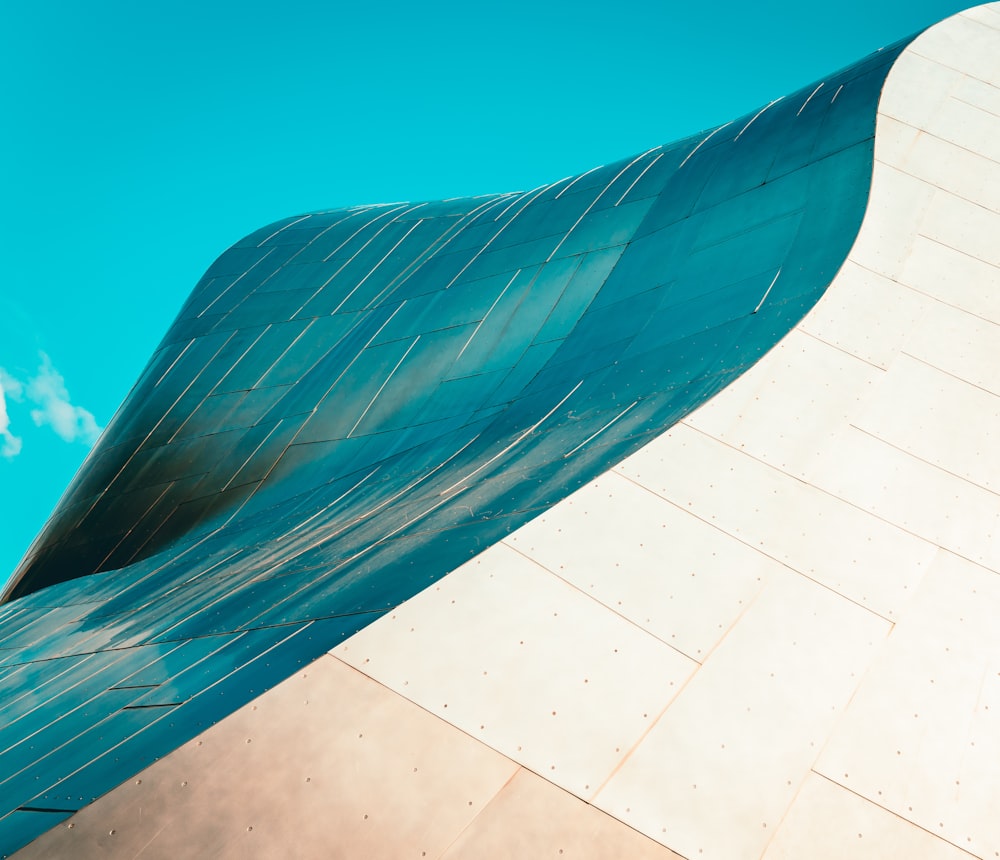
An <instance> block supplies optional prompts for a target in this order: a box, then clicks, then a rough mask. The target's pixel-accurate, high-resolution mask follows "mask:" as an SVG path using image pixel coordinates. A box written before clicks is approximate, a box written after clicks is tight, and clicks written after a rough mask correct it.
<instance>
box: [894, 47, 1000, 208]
mask: <svg viewBox="0 0 1000 860" xmlns="http://www.w3.org/2000/svg"><path fill="white" fill-rule="evenodd" d="M998 41H1000V40H998ZM981 125H982V126H983V127H985V128H991V127H992V131H993V134H994V135H995V134H996V129H997V126H998V125H1000V119H998V118H997V117H993V116H990V115H989V114H986V115H983V119H982V121H981ZM878 139H879V144H880V148H879V158H880V159H882V160H884V161H885V162H886V163H888V164H891V165H892V166H893V167H895V168H896V169H898V170H902V171H905V172H906V173H909V174H911V175H913V176H916V177H919V178H920V179H921V180H923V181H924V182H929V183H931V184H932V185H935V186H937V187H938V188H943V189H944V190H945V191H948V192H950V193H952V194H955V195H956V196H958V197H961V198H963V199H964V200H969V201H971V202H973V203H976V204H978V205H979V206H983V207H985V208H987V209H992V210H993V211H1000V164H998V163H997V162H996V161H993V160H992V159H989V158H986V157H984V156H982V155H978V154H977V153H975V152H970V151H969V150H968V149H966V148H964V147H962V146H959V145H958V144H955V143H951V142H949V141H947V140H942V139H941V138H940V137H935V136H934V135H931V134H927V133H926V132H924V131H921V130H920V129H917V128H914V127H913V126H910V125H905V124H903V123H901V122H898V121H896V120H894V119H890V118H889V117H883V118H882V119H881V121H880V123H879V138H878Z"/></svg>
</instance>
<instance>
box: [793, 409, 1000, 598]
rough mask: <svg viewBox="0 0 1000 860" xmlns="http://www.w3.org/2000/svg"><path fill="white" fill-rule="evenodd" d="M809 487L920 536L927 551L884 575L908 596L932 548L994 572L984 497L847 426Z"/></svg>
mask: <svg viewBox="0 0 1000 860" xmlns="http://www.w3.org/2000/svg"><path fill="white" fill-rule="evenodd" d="M809 480H810V482H811V483H812V484H814V485H815V486H817V487H822V488H824V489H825V490H827V491H828V492H831V493H833V494H835V495H836V496H837V497H839V498H842V499H844V500H845V501H847V502H849V503H850V504H852V505H856V506H857V507H859V508H861V509H863V510H867V511H870V512H871V513H872V514H874V515H875V516H876V517H877V518H878V519H879V520H884V521H886V522H890V523H894V524H895V525H897V526H898V527H899V528H900V529H902V530H905V531H906V532H909V533H911V534H914V535H918V536H919V537H920V538H921V539H922V540H923V541H925V542H926V543H924V547H925V552H924V554H923V555H922V556H921V557H920V558H919V559H917V560H916V561H915V562H914V563H912V564H904V562H903V561H902V560H901V559H899V560H897V561H896V563H895V564H892V563H889V564H888V565H887V566H886V567H885V568H883V570H891V571H893V573H894V575H899V574H901V573H903V571H902V569H903V568H904V567H906V568H908V572H907V573H906V574H904V579H903V584H902V589H903V592H904V593H903V594H898V595H897V596H898V597H899V598H900V600H901V603H900V605H902V602H905V596H906V594H912V591H913V588H914V586H915V585H916V584H917V583H918V582H919V581H920V578H921V575H922V571H923V570H924V569H926V566H927V564H928V563H929V561H930V558H931V555H930V553H931V552H932V551H933V547H934V546H935V545H937V546H942V547H945V548H946V549H949V550H952V551H953V552H956V553H959V554H960V555H964V556H966V557H967V558H970V559H972V560H974V561H978V562H979V563H981V564H986V565H988V566H990V567H992V568H994V569H997V570H1000V541H997V540H996V539H995V536H996V535H998V534H1000V506H998V504H997V497H996V495H995V494H994V493H991V492H990V491H989V490H986V489H983V488H982V487H977V486H975V485H973V484H971V483H969V482H968V481H965V480H962V479H961V478H959V477H957V476H955V475H952V474H950V473H948V472H946V471H944V470H943V469H940V468H938V467H937V466H933V465H931V464H930V463H927V462H925V461H923V460H920V459H918V458H916V457H914V456H913V455H911V454H908V453H906V452H905V451H901V450H899V449H898V448H895V447H893V446H892V445H890V444H888V443H886V442H884V441H882V440H880V439H876V438H875V437H873V436H871V435H870V434H868V433H865V432H863V431H861V430H858V429H856V428H853V427H849V428H846V429H844V431H843V432H842V433H841V434H840V435H839V436H838V438H837V439H835V440H834V441H833V442H832V443H831V445H830V447H829V448H828V450H827V451H826V452H824V456H823V458H822V460H821V461H819V462H817V463H816V464H815V466H814V468H813V470H812V472H811V473H810V475H809Z"/></svg>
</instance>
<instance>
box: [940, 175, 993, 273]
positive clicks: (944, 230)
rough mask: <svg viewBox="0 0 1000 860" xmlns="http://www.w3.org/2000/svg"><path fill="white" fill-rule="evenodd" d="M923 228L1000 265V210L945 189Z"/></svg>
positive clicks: (979, 257) (948, 243)
mask: <svg viewBox="0 0 1000 860" xmlns="http://www.w3.org/2000/svg"><path fill="white" fill-rule="evenodd" d="M920 232H921V233H922V234H923V235H924V236H926V237H927V238H929V239H933V240H935V241H937V242H939V243H941V244H942V245H947V246H948V247H949V248H955V249H959V250H961V251H962V253H964V254H966V255H968V256H971V257H975V258H977V259H979V260H982V261H983V262H986V263H989V264H991V265H993V266H1000V242H998V241H997V236H998V235H1000V214H998V213H996V212H994V211H992V210H990V209H984V208H983V207H982V206H978V205H976V204H975V203H970V202H969V201H968V200H963V199H962V198H961V197H956V196H955V195H954V194H949V193H948V192H946V191H943V190H941V189H936V190H935V192H934V201H933V205H931V206H929V207H928V210H927V217H926V218H924V219H923V221H922V222H921V225H920Z"/></svg>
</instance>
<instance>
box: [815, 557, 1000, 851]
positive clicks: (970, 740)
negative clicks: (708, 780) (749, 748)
mask: <svg viewBox="0 0 1000 860" xmlns="http://www.w3.org/2000/svg"><path fill="white" fill-rule="evenodd" d="M998 613H1000V578H998V577H997V575H996V572H995V571H993V570H988V569H985V568H981V567H978V566H977V565H975V564H973V563H972V562H969V561H966V560H965V559H962V558H959V557H958V556H955V555H952V554H950V553H947V552H944V551H941V552H940V553H939V555H938V557H937V558H936V559H935V562H934V565H933V566H932V567H931V569H930V570H929V571H928V572H927V575H926V577H925V579H924V581H923V583H922V584H921V587H920V590H919V592H918V593H917V595H916V596H915V598H914V601H913V604H912V605H911V606H910V607H909V609H908V611H907V614H906V617H905V618H903V619H902V620H901V621H900V622H899V623H898V624H897V626H896V629H895V630H894V631H893V635H892V637H891V638H890V639H889V640H888V642H887V643H886V646H885V648H884V649H883V650H882V652H881V653H880V654H879V657H878V659H877V660H876V661H875V662H874V664H873V665H872V667H871V669H870V670H869V672H868V674H867V675H866V676H865V679H864V683H863V684H862V685H861V687H860V689H859V690H858V692H857V694H856V695H855V697H854V699H853V701H852V702H851V705H850V707H849V708H848V711H847V713H846V715H845V718H844V720H843V721H842V722H841V724H840V725H839V726H838V727H837V730H836V731H835V732H834V733H833V735H832V737H831V739H830V742H829V744H828V745H827V747H826V749H825V750H824V751H823V754H822V756H821V757H820V759H819V762H818V764H817V770H818V771H819V772H820V773H821V774H823V775H824V776H826V777H827V778H828V779H830V780H832V781H834V782H836V783H838V784H840V785H843V786H844V787H846V788H847V789H849V790H850V791H853V792H856V793H857V794H860V795H861V796H863V797H866V798H868V799H870V800H871V801H873V802H875V803H878V804H880V805H882V806H884V807H886V808H887V809H889V810H891V811H892V812H894V813H895V814H897V815H899V816H900V817H901V818H903V819H906V820H907V821H911V822H913V823H915V824H917V825H918V826H920V827H922V828H924V829H925V830H927V831H929V832H931V833H935V834H937V835H939V836H941V837H942V838H945V839H947V840H948V841H950V842H952V843H953V844H955V845H958V846H960V847H961V848H963V849H964V850H966V851H969V852H971V853H973V854H976V855H977V856H980V857H987V856H990V857H992V856H994V851H997V850H1000V818H998V817H997V815H996V798H997V797H998V796H1000V773H998V771H997V768H996V762H997V760H998V757H1000V639H998V638H997V635H996V619H997V616H998Z"/></svg>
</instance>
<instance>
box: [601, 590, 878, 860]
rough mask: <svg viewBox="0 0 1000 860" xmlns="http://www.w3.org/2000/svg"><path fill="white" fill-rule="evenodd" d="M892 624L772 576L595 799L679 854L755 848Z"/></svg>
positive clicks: (749, 852) (752, 852)
mask: <svg viewBox="0 0 1000 860" xmlns="http://www.w3.org/2000/svg"><path fill="white" fill-rule="evenodd" d="M889 629H890V625H889V623H888V622H886V621H883V620H882V619H879V618H877V617H876V616H874V615H872V614H871V613H870V612H868V611H866V610H865V609H863V608H861V607H859V606H856V605H855V604H853V603H851V602H850V601H847V600H845V599H843V598H842V597H840V596H838V595H836V594H834V593H832V592H831V591H829V590H828V589H825V588H822V587H820V586H818V585H816V584H815V583H812V582H809V581H808V580H805V579H803V578H802V577H798V576H795V575H794V574H791V573H788V574H786V575H784V576H780V577H776V578H775V579H772V580H771V581H770V582H769V583H767V586H766V588H765V589H764V590H763V591H762V593H761V594H760V596H759V597H758V598H757V600H756V601H755V602H754V603H753V605H752V606H751V607H750V609H749V610H748V611H747V612H746V614H745V615H744V616H743V617H742V618H741V619H740V621H739V623H738V624H737V625H736V626H735V627H734V628H733V630H732V631H731V632H730V633H729V635H728V636H727V637H726V639H725V640H723V642H722V643H721V644H720V645H719V647H718V648H717V649H716V650H715V651H714V652H713V654H712V655H711V656H710V657H709V659H708V661H707V662H706V663H705V664H704V666H703V667H702V668H701V669H700V670H699V671H698V673H697V674H696V675H695V676H694V678H692V679H691V681H690V682H689V683H688V685H687V686H686V687H685V688H684V690H683V691H682V693H681V694H680V695H679V696H678V697H677V700H676V701H675V702H674V703H673V704H672V705H671V706H670V708H668V709H667V711H666V713H665V714H664V716H663V717H661V718H660V720H658V721H657V724H656V725H655V726H654V727H653V729H652V731H650V732H649V734H648V735H647V736H646V737H645V738H644V739H643V741H642V743H641V744H639V746H638V747H637V748H636V749H635V750H634V751H633V752H632V754H631V755H630V756H629V757H628V759H627V760H626V761H625V763H624V764H623V765H622V766H621V768H620V769H619V770H618V771H617V773H616V774H615V775H614V776H613V777H612V779H611V780H610V781H609V782H608V784H607V786H606V787H605V788H603V789H602V790H601V792H600V793H599V794H598V795H597V797H596V799H595V804H596V805H597V806H599V807H601V808H602V809H605V810H607V811H608V812H610V813H611V814H612V815H614V816H615V817H616V818H621V819H622V820H624V821H627V822H628V823H629V824H631V825H632V826H634V827H636V828H637V829H638V830H641V831H642V832H644V833H647V834H649V835H650V836H651V837H653V838H655V839H657V840H659V841H660V842H663V843H664V844H665V845H667V846H669V847H670V848H671V849H673V850H674V851H677V852H678V853H679V854H682V855H684V856H685V857H704V858H706V860H714V858H726V860H739V858H757V857H759V856H760V854H761V852H762V851H763V850H764V848H765V846H766V845H767V843H768V841H769V840H770V837H771V834H772V833H773V832H774V830H775V829H776V828H777V826H778V825H779V823H780V822H781V819H782V817H783V816H784V814H785V810H786V809H787V807H788V806H789V804H791V802H792V800H793V798H794V796H795V792H796V790H797V788H798V786H799V784H800V783H801V782H802V780H803V779H804V778H805V776H806V774H807V773H808V772H809V768H810V766H811V765H812V763H813V761H814V760H815V758H816V755H817V754H818V753H819V751H820V749H821V748H822V745H823V742H824V740H825V738H826V737H827V734H828V733H829V731H830V730H831V729H832V727H833V725H834V723H835V721H836V719H837V717H838V715H839V714H840V713H841V712H842V710H843V709H844V707H845V705H846V704H847V701H848V699H849V697H850V696H851V693H852V692H853V691H854V689H855V687H856V685H857V684H858V683H859V681H860V679H861V676H862V675H863V673H864V669H865V666H866V665H867V663H868V661H869V660H870V659H871V656H872V654H873V653H874V651H875V649H876V648H878V647H879V646H880V645H881V644H882V641H883V640H884V638H885V637H886V635H887V634H888V632H889Z"/></svg>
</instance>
